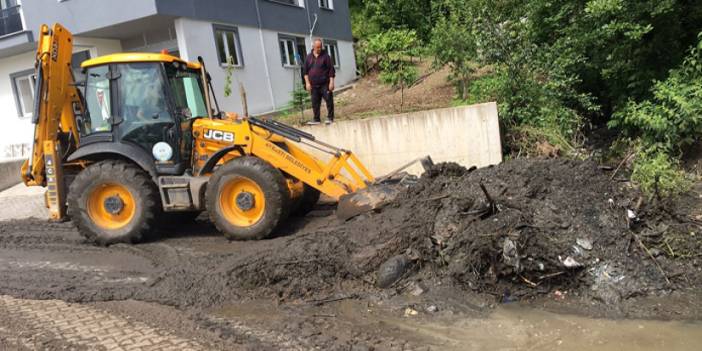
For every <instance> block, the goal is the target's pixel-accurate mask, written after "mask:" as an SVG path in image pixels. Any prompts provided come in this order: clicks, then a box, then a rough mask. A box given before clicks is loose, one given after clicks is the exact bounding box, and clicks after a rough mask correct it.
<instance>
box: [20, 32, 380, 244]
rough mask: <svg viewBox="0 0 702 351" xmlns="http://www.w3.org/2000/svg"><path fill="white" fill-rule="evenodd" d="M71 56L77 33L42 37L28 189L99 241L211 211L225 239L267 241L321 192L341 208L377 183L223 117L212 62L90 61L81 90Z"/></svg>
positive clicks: (284, 136) (265, 128)
mask: <svg viewBox="0 0 702 351" xmlns="http://www.w3.org/2000/svg"><path fill="white" fill-rule="evenodd" d="M72 51H73V49H72V35H71V33H70V32H69V31H68V30H66V29H65V28H63V27H62V26H61V25H59V24H55V25H54V26H53V27H52V28H49V27H48V26H46V25H44V26H42V27H41V30H40V36H39V40H38V49H37V54H36V65H35V67H36V84H35V86H36V91H35V97H36V104H35V106H34V115H33V121H32V122H33V123H34V124H35V134H34V143H33V149H32V154H31V158H30V159H28V160H27V161H26V162H25V163H24V165H23V167H22V179H23V181H24V183H25V184H26V185H28V186H43V187H46V188H47V192H46V203H47V207H48V208H49V212H50V216H51V219H52V220H57V221H60V220H65V219H69V218H70V219H71V220H72V221H73V222H74V223H75V225H76V226H77V228H78V229H79V231H80V232H81V234H82V235H84V236H85V237H86V238H88V239H89V240H90V241H92V242H95V243H97V244H102V245H108V244H112V243H117V242H138V241H139V240H141V239H142V238H143V237H144V235H146V234H147V233H149V232H150V231H152V230H153V229H154V226H155V225H156V223H157V220H158V219H159V218H162V217H167V218H173V216H174V215H176V217H179V218H183V217H192V216H194V215H197V214H198V213H200V212H201V211H203V210H205V209H206V210H208V212H209V216H210V219H211V221H212V222H213V223H214V224H215V225H216V227H217V228H218V229H219V230H220V231H221V232H222V233H223V234H224V235H225V236H226V237H227V238H229V239H235V240H250V239H261V238H265V237H267V236H268V235H270V234H271V232H272V231H273V230H274V229H275V228H276V227H277V226H278V225H279V224H280V223H281V222H282V221H284V220H285V219H286V217H287V216H288V215H290V214H291V213H294V212H297V213H305V212H306V211H309V210H310V209H311V208H312V206H313V205H314V204H315V203H316V202H317V201H318V199H319V196H320V193H323V194H326V195H328V196H330V197H332V198H335V199H339V198H341V197H344V196H346V197H348V195H349V194H353V193H355V192H356V191H357V190H361V189H365V188H367V187H368V186H369V185H370V184H372V183H374V181H375V179H374V177H373V176H372V175H371V174H370V172H369V171H368V170H367V169H366V168H365V167H364V166H363V164H362V163H361V162H360V161H359V160H358V158H356V156H355V155H354V154H353V153H352V152H350V151H348V150H342V149H340V148H337V147H334V146H332V145H329V144H326V143H323V142H320V141H318V140H316V139H315V137H314V136H313V135H311V134H308V133H305V132H303V131H300V130H298V129H295V128H293V127H290V126H288V125H285V124H282V123H280V122H277V121H273V120H263V119H258V118H254V117H248V116H242V117H239V116H237V115H236V114H234V113H224V112H221V111H220V110H219V107H218V105H217V101H216V99H214V96H213V94H212V85H211V83H210V79H209V75H208V73H207V71H206V70H205V65H204V63H203V61H202V59H199V62H186V61H183V60H181V59H180V58H177V57H174V56H170V55H168V54H166V53H161V54H156V53H120V54H112V55H108V56H103V57H98V58H94V59H90V60H87V61H85V62H83V64H82V65H81V67H82V70H83V73H84V75H85V80H84V81H79V82H76V81H74V77H73V73H72V70H71V54H72ZM212 100H214V106H213V104H212ZM300 144H306V145H308V146H309V147H314V148H316V149H318V150H322V151H324V152H326V153H328V154H329V155H330V156H331V157H330V160H329V161H328V162H322V161H320V160H319V159H317V158H315V157H313V156H311V155H310V154H309V153H308V152H306V151H304V150H303V148H301V146H300ZM366 204H367V203H366Z"/></svg>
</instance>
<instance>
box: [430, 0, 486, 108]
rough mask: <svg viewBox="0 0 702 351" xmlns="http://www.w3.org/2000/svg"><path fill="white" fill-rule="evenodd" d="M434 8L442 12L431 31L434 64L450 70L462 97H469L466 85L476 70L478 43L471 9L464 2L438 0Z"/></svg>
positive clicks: (431, 49)
mask: <svg viewBox="0 0 702 351" xmlns="http://www.w3.org/2000/svg"><path fill="white" fill-rule="evenodd" d="M434 6H435V11H437V12H439V13H441V14H442V15H443V16H439V17H438V19H437V21H436V23H435V25H434V28H433V29H432V31H431V42H430V52H431V53H432V55H433V56H434V65H435V66H438V67H443V66H446V65H448V66H449V67H450V69H451V76H450V77H449V79H450V80H452V81H454V82H455V83H456V90H457V92H458V96H459V98H460V99H461V100H465V99H466V98H467V96H466V93H467V85H468V82H469V79H470V77H471V76H472V74H473V73H474V72H475V68H476V62H477V61H478V60H477V43H476V35H475V33H474V32H473V31H474V25H473V23H472V22H471V11H470V7H469V6H465V3H464V2H463V1H458V0H443V1H436V4H435V5H434Z"/></svg>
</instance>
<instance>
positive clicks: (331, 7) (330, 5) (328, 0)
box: [317, 0, 334, 11]
mask: <svg viewBox="0 0 702 351" xmlns="http://www.w3.org/2000/svg"><path fill="white" fill-rule="evenodd" d="M322 2H326V3H327V5H326V6H325V5H323V4H322ZM317 6H319V8H320V9H322V10H328V11H334V0H317Z"/></svg>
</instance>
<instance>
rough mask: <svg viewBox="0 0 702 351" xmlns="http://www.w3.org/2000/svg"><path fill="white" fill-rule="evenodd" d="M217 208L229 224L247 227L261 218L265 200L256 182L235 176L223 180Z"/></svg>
mask: <svg viewBox="0 0 702 351" xmlns="http://www.w3.org/2000/svg"><path fill="white" fill-rule="evenodd" d="M219 207H220V208H221V209H222V214H223V215H224V217H225V218H226V219H227V221H228V222H229V223H231V224H233V225H235V226H238V227H249V226H252V225H254V224H256V223H258V221H259V220H261V218H263V213H264V210H265V209H266V198H265V196H264V194H263V190H262V189H261V187H260V186H258V184H256V182H254V181H253V180H251V179H249V178H246V177H241V176H237V177H233V178H230V179H227V180H225V183H224V186H223V187H222V192H221V193H220V195H219Z"/></svg>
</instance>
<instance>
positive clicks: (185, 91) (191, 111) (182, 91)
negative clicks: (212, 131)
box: [166, 64, 207, 118]
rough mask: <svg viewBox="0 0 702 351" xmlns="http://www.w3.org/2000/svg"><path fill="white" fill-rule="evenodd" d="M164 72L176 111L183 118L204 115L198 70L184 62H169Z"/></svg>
mask: <svg viewBox="0 0 702 351" xmlns="http://www.w3.org/2000/svg"><path fill="white" fill-rule="evenodd" d="M166 74H167V76H168V81H169V83H170V84H169V85H170V87H171V92H172V94H173V100H174V103H175V107H176V111H177V113H180V114H181V115H182V116H184V117H185V118H194V117H206V116H207V107H206V105H205V98H204V96H203V91H204V89H203V86H202V79H201V78H200V71H198V70H194V69H189V68H187V67H185V65H184V64H178V65H177V66H176V65H175V64H171V65H167V66H166Z"/></svg>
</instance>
